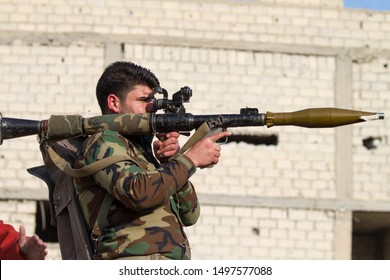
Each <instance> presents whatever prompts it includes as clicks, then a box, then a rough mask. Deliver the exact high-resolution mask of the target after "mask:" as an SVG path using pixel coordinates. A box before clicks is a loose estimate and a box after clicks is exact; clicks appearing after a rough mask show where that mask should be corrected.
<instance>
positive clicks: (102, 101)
mask: <svg viewBox="0 0 390 280" xmlns="http://www.w3.org/2000/svg"><path fill="white" fill-rule="evenodd" d="M136 85H146V86H148V87H150V88H151V89H154V88H155V87H158V86H160V82H159V81H158V79H157V78H156V76H155V75H154V74H153V73H152V72H151V71H150V70H149V69H146V68H144V67H142V66H139V65H137V64H134V63H132V62H129V61H117V62H114V63H112V64H110V65H108V66H107V67H106V69H105V70H104V72H103V74H102V75H101V77H100V79H99V81H98V83H97V85H96V98H97V100H98V103H99V106H100V109H101V111H102V113H103V114H105V113H107V112H108V107H107V96H108V95H109V94H111V93H113V94H115V95H116V96H118V98H119V99H120V100H121V101H123V100H124V98H125V97H126V96H125V94H126V93H127V92H129V91H131V90H132V89H133V88H134V87H135V86H136Z"/></svg>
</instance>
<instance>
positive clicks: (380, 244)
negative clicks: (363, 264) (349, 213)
mask: <svg viewBox="0 0 390 280" xmlns="http://www.w3.org/2000/svg"><path fill="white" fill-rule="evenodd" d="M352 229H353V230H352V259H353V260H389V259H390V213H389V212H360V211H357V212H354V213H353V223H352Z"/></svg>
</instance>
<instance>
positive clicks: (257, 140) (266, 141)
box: [227, 134, 278, 146]
mask: <svg viewBox="0 0 390 280" xmlns="http://www.w3.org/2000/svg"><path fill="white" fill-rule="evenodd" d="M229 142H236V143H240V142H244V143H247V144H252V145H267V146H270V145H274V146H276V145H278V136H277V135H275V134H271V135H248V134H242V135H240V134H236V135H235V134H233V135H232V136H229V137H228V139H227V143H229Z"/></svg>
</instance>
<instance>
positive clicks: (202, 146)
mask: <svg viewBox="0 0 390 280" xmlns="http://www.w3.org/2000/svg"><path fill="white" fill-rule="evenodd" d="M230 135H231V132H228V131H222V132H219V133H215V134H213V135H211V136H208V137H206V138H203V139H202V140H200V141H199V142H197V143H196V144H195V145H194V146H192V147H191V149H190V150H189V151H188V152H187V153H186V156H188V157H189V158H190V159H191V160H192V161H193V162H194V164H195V166H196V167H201V168H203V167H208V166H210V165H214V164H217V163H218V162H219V157H220V156H221V146H220V145H219V144H217V143H215V142H216V141H218V140H219V139H221V138H225V137H229V136H230Z"/></svg>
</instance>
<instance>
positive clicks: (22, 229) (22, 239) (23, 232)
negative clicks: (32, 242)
mask: <svg viewBox="0 0 390 280" xmlns="http://www.w3.org/2000/svg"><path fill="white" fill-rule="evenodd" d="M18 243H19V246H21V245H23V244H24V243H26V228H25V227H24V226H23V225H20V227H19V239H18Z"/></svg>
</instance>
